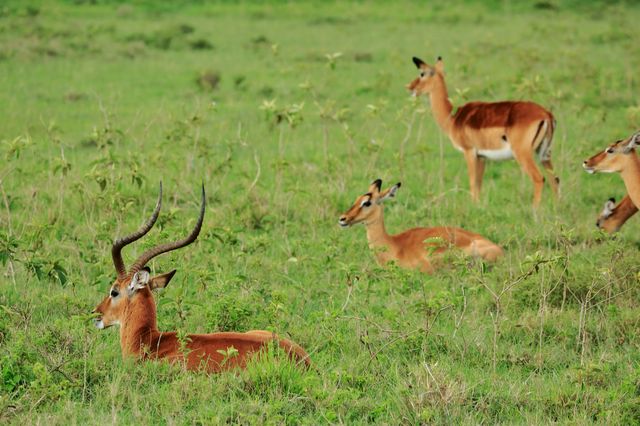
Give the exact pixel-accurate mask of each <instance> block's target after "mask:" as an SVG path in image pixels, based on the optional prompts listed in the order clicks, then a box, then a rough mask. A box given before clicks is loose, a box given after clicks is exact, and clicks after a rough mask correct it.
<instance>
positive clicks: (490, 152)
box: [478, 143, 513, 161]
mask: <svg viewBox="0 0 640 426" xmlns="http://www.w3.org/2000/svg"><path fill="white" fill-rule="evenodd" d="M478 156H479V157H484V158H488V159H489V160H495V161H501V160H510V159H511V158H513V151H511V145H509V144H508V143H506V144H504V146H503V147H502V148H500V149H479V150H478Z"/></svg>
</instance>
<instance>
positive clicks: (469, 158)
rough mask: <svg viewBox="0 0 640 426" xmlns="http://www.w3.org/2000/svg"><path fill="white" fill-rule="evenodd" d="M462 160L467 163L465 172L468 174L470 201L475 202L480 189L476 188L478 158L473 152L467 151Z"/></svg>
mask: <svg viewBox="0 0 640 426" xmlns="http://www.w3.org/2000/svg"><path fill="white" fill-rule="evenodd" d="M464 159H465V161H466V162H467V172H468V173H469V190H470V191H471V199H472V200H473V201H474V202H476V201H478V198H479V196H480V188H478V186H477V182H478V178H477V177H478V156H477V155H476V152H475V151H474V150H468V151H465V152H464ZM483 170H484V168H483Z"/></svg>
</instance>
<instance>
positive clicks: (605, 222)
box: [596, 195, 638, 234]
mask: <svg viewBox="0 0 640 426" xmlns="http://www.w3.org/2000/svg"><path fill="white" fill-rule="evenodd" d="M637 212H638V208H637V207H636V206H635V204H633V201H632V200H631V197H629V196H628V195H625V197H624V198H623V199H622V201H620V202H619V203H618V205H616V206H615V207H614V208H613V209H612V210H611V211H610V212H608V213H607V215H606V216H605V215H604V212H603V213H601V214H600V216H598V219H597V220H596V226H597V227H598V228H600V229H602V230H603V231H605V232H608V233H609V234H611V233H614V232H618V230H619V229H620V228H621V227H622V225H624V224H625V222H626V221H627V220H629V218H630V217H631V216H633V215H634V214H636V213H637Z"/></svg>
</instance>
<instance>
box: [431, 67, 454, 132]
mask: <svg viewBox="0 0 640 426" xmlns="http://www.w3.org/2000/svg"><path fill="white" fill-rule="evenodd" d="M434 78H435V82H434V84H433V87H432V88H431V91H430V92H429V100H430V101H431V112H432V114H433V118H434V119H435V120H436V123H438V126H440V128H441V129H442V131H443V132H445V133H447V134H449V132H450V131H451V127H452V125H453V118H452V117H451V111H453V105H452V104H451V101H450V100H449V94H448V92H447V85H446V83H445V81H444V77H443V76H441V75H440V74H436V75H435V76H434Z"/></svg>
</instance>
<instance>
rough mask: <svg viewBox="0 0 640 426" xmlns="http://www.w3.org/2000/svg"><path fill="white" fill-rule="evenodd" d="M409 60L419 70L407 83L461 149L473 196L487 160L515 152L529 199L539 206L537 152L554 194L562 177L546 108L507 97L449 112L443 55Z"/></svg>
mask: <svg viewBox="0 0 640 426" xmlns="http://www.w3.org/2000/svg"><path fill="white" fill-rule="evenodd" d="M413 62H414V64H415V65H416V67H418V69H419V70H420V75H419V76H418V78H416V79H415V80H413V81H412V82H411V83H409V84H408V85H407V88H408V89H409V90H410V91H411V92H412V94H413V95H414V96H418V95H420V94H428V95H429V98H430V101H431V112H432V114H433V117H434V119H435V121H436V123H438V126H439V127H440V129H441V130H442V131H443V132H444V133H446V134H447V136H449V139H450V140H451V142H452V143H453V146H454V147H455V148H456V149H457V150H459V151H461V152H462V154H463V155H464V159H465V161H466V163H467V171H468V173H469V187H470V190H471V198H472V199H473V200H474V201H477V200H478V198H479V196H480V190H481V188H482V176H483V174H484V167H485V160H486V159H489V160H507V159H511V158H514V159H515V160H516V161H517V162H518V164H519V165H520V167H521V168H522V170H523V171H524V172H525V173H526V174H527V175H528V176H529V177H530V178H531V181H532V182H533V205H534V206H538V205H539V204H540V200H541V197H542V187H543V185H544V180H545V179H544V177H543V176H542V173H540V170H539V169H538V166H537V165H536V162H535V160H534V154H535V153H537V154H538V157H539V159H540V162H541V163H542V166H543V167H544V169H545V171H546V173H547V174H548V176H549V178H550V179H549V184H550V185H551V189H552V190H553V193H554V195H557V194H558V187H559V184H560V180H559V179H558V178H557V177H556V175H555V174H554V172H553V165H552V164H551V141H552V139H553V132H554V129H555V120H554V118H553V115H552V114H551V113H550V112H549V111H547V110H546V109H544V108H543V107H541V106H540V105H538V104H535V103H533V102H513V101H505V102H469V103H467V104H465V105H463V106H461V107H459V108H458V109H457V111H456V112H455V113H453V105H452V104H451V102H450V101H449V97H448V94H447V86H446V83H445V80H444V64H443V62H442V58H440V57H438V59H437V61H436V63H435V65H433V66H431V65H428V64H426V63H425V62H424V61H422V60H421V59H419V58H416V57H414V58H413Z"/></svg>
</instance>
